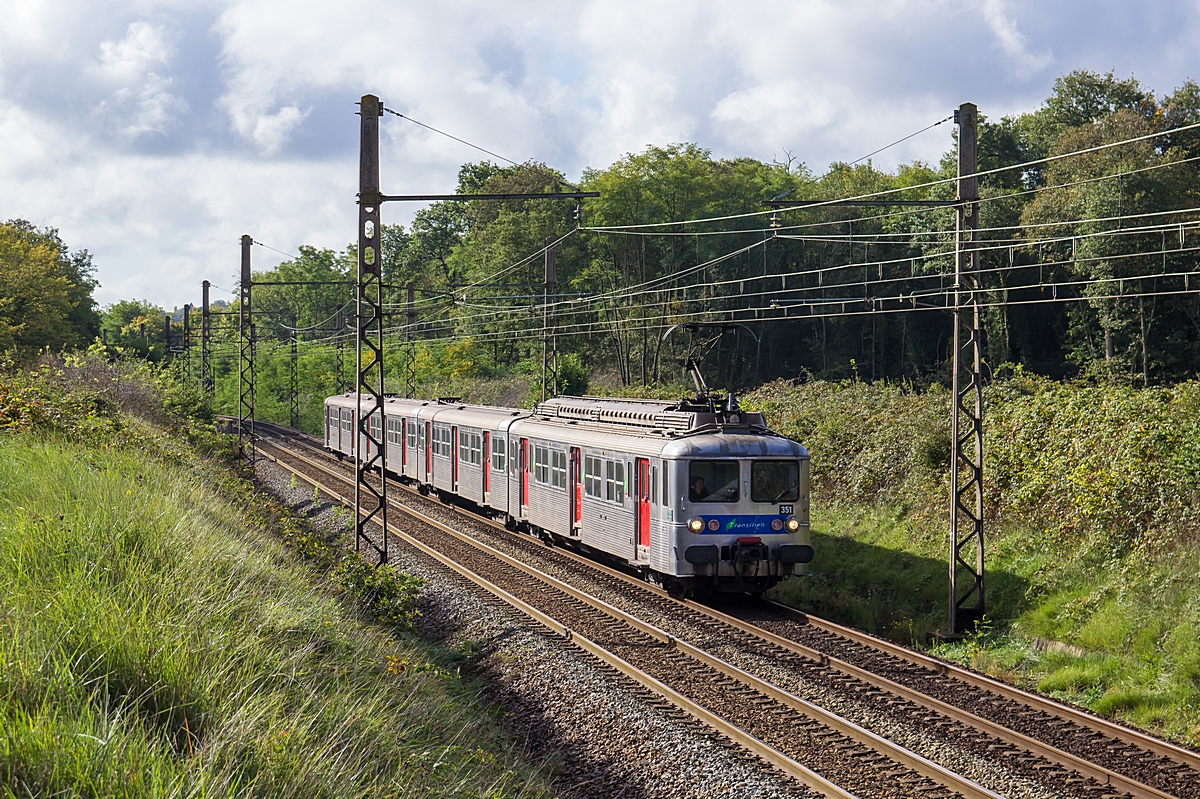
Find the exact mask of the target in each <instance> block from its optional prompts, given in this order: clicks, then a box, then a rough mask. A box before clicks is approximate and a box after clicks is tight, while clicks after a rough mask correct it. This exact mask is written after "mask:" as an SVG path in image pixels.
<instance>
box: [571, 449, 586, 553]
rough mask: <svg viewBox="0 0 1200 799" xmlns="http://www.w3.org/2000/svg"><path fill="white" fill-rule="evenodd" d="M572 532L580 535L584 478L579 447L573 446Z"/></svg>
mask: <svg viewBox="0 0 1200 799" xmlns="http://www.w3.org/2000/svg"><path fill="white" fill-rule="evenodd" d="M570 463H571V466H570V469H571V534H572V535H579V528H580V526H581V525H582V522H583V478H582V475H581V474H580V471H581V470H580V468H579V447H571V461H570Z"/></svg>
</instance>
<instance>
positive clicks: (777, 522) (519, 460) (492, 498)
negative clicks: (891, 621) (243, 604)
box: [325, 394, 813, 594]
mask: <svg viewBox="0 0 1200 799" xmlns="http://www.w3.org/2000/svg"><path fill="white" fill-rule="evenodd" d="M356 405H357V398H356V397H355V395H354V394H345V395H341V396H336V397H330V398H329V399H328V400H326V403H325V446H326V448H327V449H329V451H331V452H334V453H337V454H338V455H339V457H351V458H353V457H356V456H359V455H365V456H367V457H369V456H370V455H371V452H370V446H371V445H370V442H369V440H367V439H366V437H365V436H359V439H360V440H358V441H355V436H354V431H355V430H357V419H356V416H355V414H356V412H357V411H356ZM371 424H372V429H373V430H376V431H379V430H382V429H384V428H386V430H387V447H388V451H387V457H386V463H387V469H388V471H389V472H391V473H393V474H395V475H398V476H400V477H402V478H403V479H405V480H406V481H408V482H410V483H412V484H415V485H416V486H418V487H419V488H420V489H421V490H422V491H424V492H435V493H437V494H439V495H441V496H443V497H444V498H446V499H452V498H453V499H457V500H459V501H462V502H465V503H469V504H470V505H473V506H475V507H476V508H477V509H479V510H480V511H481V512H483V513H486V514H488V515H491V516H493V517H495V518H498V519H501V520H503V521H505V523H506V524H508V525H509V526H510V527H513V528H516V529H521V530H525V531H527V532H530V533H533V534H536V535H540V536H543V537H547V538H553V539H555V540H557V541H559V542H560V543H563V544H566V545H569V546H573V547H574V548H577V549H579V550H581V551H586V552H590V553H596V554H603V555H605V556H607V557H608V558H610V559H614V560H617V561H619V562H621V563H623V564H625V565H627V566H628V567H630V568H632V569H635V570H637V571H639V572H641V573H643V574H644V575H645V576H646V577H647V578H648V579H652V580H655V581H658V582H661V583H662V584H663V585H664V586H666V587H668V588H670V589H673V590H675V591H679V592H687V591H691V590H693V589H708V588H715V589H717V590H723V591H734V592H748V593H755V594H756V593H761V592H762V591H764V590H766V589H767V588H769V587H771V586H773V585H775V584H776V583H777V582H778V581H779V580H780V579H783V578H785V577H787V576H789V575H792V574H807V573H808V570H809V566H808V564H809V563H810V562H811V560H812V557H813V550H812V546H811V540H810V535H809V457H808V452H807V450H806V449H805V448H804V447H803V446H802V445H800V444H798V443H797V442H794V441H791V440H789V439H787V438H785V437H783V436H781V435H779V434H777V433H774V432H772V431H771V430H769V429H768V428H767V427H766V425H765V423H764V420H763V418H762V416H761V415H760V414H757V413H746V412H742V411H740V410H737V409H736V408H729V409H722V408H720V407H714V406H713V405H712V404H702V403H693V402H689V401H686V400H684V401H680V402H675V403H667V402H662V401H648V400H616V399H602V398H589V397H560V398H556V399H553V400H549V401H547V402H544V403H542V404H541V405H538V406H537V407H536V408H534V409H533V410H532V411H530V410H520V409H514V408H497V407H489V406H479V405H467V404H460V403H454V402H446V401H440V402H427V401H420V400H405V399H398V398H392V397H389V398H388V399H387V400H386V401H385V403H384V419H383V420H382V421H375V420H372V423H371Z"/></svg>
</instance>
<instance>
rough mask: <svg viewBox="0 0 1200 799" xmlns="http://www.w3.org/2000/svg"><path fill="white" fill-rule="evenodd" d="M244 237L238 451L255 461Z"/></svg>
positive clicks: (247, 252) (251, 325) (248, 243)
mask: <svg viewBox="0 0 1200 799" xmlns="http://www.w3.org/2000/svg"><path fill="white" fill-rule="evenodd" d="M252 244H254V239H252V238H250V236H248V235H246V236H242V280H241V283H240V285H239V286H238V450H239V451H240V452H241V453H242V454H243V455H244V456H245V457H246V459H247V460H249V461H250V462H251V463H253V462H254V322H253V320H252V319H251V316H250V284H251V279H250V247H251V245H252Z"/></svg>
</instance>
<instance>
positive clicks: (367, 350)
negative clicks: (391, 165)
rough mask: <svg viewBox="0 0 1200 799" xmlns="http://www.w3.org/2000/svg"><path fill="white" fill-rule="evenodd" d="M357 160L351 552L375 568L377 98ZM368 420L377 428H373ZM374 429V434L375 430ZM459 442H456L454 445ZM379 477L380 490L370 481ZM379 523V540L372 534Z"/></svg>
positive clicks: (382, 464) (379, 414) (364, 121)
mask: <svg viewBox="0 0 1200 799" xmlns="http://www.w3.org/2000/svg"><path fill="white" fill-rule="evenodd" d="M358 113H359V162H358V170H359V171H358V187H359V188H358V292H357V298H356V299H357V309H358V314H357V316H358V324H357V335H356V336H355V372H356V375H357V378H356V385H355V394H356V407H357V412H358V415H357V416H356V417H355V419H356V421H357V429H358V437H357V442H356V443H357V444H359V445H360V446H358V447H356V449H355V455H356V458H355V462H356V469H355V473H356V475H357V479H356V481H355V485H354V526H355V531H354V549H355V551H356V552H358V551H360V550H361V548H362V546H363V544H366V545H367V546H368V547H370V548H371V549H372V550H374V552H375V554H376V556H377V559H376V565H382V564H385V563H387V562H388V533H387V480H386V479H385V475H386V473H387V472H386V465H387V446H386V441H387V439H386V436H385V434H384V430H385V429H386V428H385V424H384V419H383V270H382V264H383V258H382V256H381V251H380V248H379V239H380V234H381V230H380V225H379V216H380V215H379V205H380V203H381V202H382V201H383V196H382V195H381V194H380V193H379V117H380V116H382V114H383V107H382V104H381V103H380V102H379V98H378V97H376V96H375V95H373V94H365V95H363V97H362V100H361V101H360V103H359V109H358ZM372 421H374V422H375V423H376V424H375V425H372ZM376 430H378V432H376ZM456 443H457V442H456ZM372 471H377V472H378V473H379V482H378V486H376V484H375V483H373V482H372V481H371V480H369V479H368V476H369V475H370V473H371V472H372ZM374 524H378V525H379V541H378V543H376V542H375V541H374V540H373V539H372V538H371V535H370V528H371V526H372V525H374Z"/></svg>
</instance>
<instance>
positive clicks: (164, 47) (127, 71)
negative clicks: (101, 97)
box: [100, 21, 174, 85]
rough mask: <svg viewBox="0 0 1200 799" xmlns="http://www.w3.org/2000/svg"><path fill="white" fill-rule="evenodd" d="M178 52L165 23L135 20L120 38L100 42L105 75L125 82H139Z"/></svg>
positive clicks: (101, 61) (101, 67)
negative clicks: (170, 39) (155, 23)
mask: <svg viewBox="0 0 1200 799" xmlns="http://www.w3.org/2000/svg"><path fill="white" fill-rule="evenodd" d="M172 55H174V49H173V48H172V47H171V46H170V45H169V44H168V43H167V38H166V32H165V31H164V29H163V28H162V26H161V25H152V24H150V23H149V22H142V21H139V22H131V23H129V29H128V30H127V31H126V32H125V38H124V39H121V40H120V41H111V40H109V41H104V42H101V43H100V69H101V71H102V72H103V73H104V75H105V76H106V77H108V78H110V79H112V80H114V81H117V82H119V83H121V84H125V85H127V84H130V83H134V82H137V81H139V80H141V79H142V78H144V77H145V75H146V73H148V72H150V71H151V70H152V69H155V68H157V67H159V66H164V65H166V64H167V62H168V61H170V59H171V56H172Z"/></svg>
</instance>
